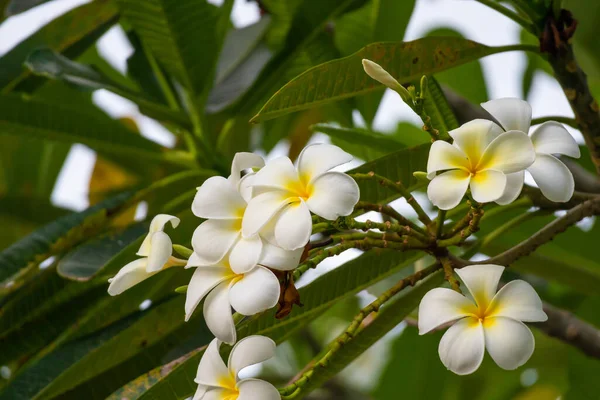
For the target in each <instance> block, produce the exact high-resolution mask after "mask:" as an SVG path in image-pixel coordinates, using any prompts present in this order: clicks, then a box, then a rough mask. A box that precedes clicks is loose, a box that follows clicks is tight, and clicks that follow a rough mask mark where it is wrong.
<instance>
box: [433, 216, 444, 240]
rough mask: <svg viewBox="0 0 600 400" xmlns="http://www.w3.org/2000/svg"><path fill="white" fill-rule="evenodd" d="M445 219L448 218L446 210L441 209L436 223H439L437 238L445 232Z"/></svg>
mask: <svg viewBox="0 0 600 400" xmlns="http://www.w3.org/2000/svg"><path fill="white" fill-rule="evenodd" d="M444 219H446V210H439V211H438V217H437V220H436V221H435V223H436V224H437V232H436V234H435V237H436V238H441V237H442V234H443V232H444Z"/></svg>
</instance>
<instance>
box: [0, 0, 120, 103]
mask: <svg viewBox="0 0 600 400" xmlns="http://www.w3.org/2000/svg"><path fill="white" fill-rule="evenodd" d="M117 18H118V15H117V9H116V7H115V6H114V5H113V3H112V2H111V1H109V0H99V1H94V2H91V3H89V4H84V5H82V6H80V7H77V8H75V9H73V10H71V11H69V12H67V13H66V14H64V15H62V16H60V17H58V18H56V19H54V20H53V21H52V22H50V23H48V24H47V25H45V26H43V27H42V28H40V29H39V30H38V31H37V32H35V33H34V34H33V35H31V36H29V37H28V38H27V39H25V40H24V41H22V42H21V43H19V44H18V45H17V46H16V47H14V48H13V49H11V50H10V51H9V52H8V53H6V54H5V55H4V56H3V57H2V58H0V88H2V89H3V90H2V91H3V93H6V92H9V91H12V90H18V91H25V92H30V91H32V90H34V89H35V88H37V87H38V86H39V85H40V83H42V82H43V79H41V78H32V77H31V72H30V71H29V70H27V69H26V68H23V63H24V61H25V59H26V58H27V56H28V55H29V53H31V52H32V51H33V50H35V49H37V48H40V47H49V48H51V49H52V50H54V51H56V52H58V53H61V54H63V55H65V56H67V57H69V58H76V57H77V56H79V55H80V54H82V53H83V52H84V51H85V50H86V49H87V48H88V47H89V46H91V45H93V44H94V43H95V41H96V40H97V39H98V38H99V37H100V36H102V35H103V34H104V32H106V31H107V30H108V29H109V28H110V27H111V26H112V25H113V24H114V23H115V22H116V21H117Z"/></svg>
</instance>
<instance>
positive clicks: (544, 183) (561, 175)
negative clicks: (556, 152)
mask: <svg viewBox="0 0 600 400" xmlns="http://www.w3.org/2000/svg"><path fill="white" fill-rule="evenodd" d="M527 171H529V173H530V174H531V176H532V177H533V180H534V181H535V183H537V185H538V186H539V188H540V190H541V191H542V194H543V195H544V196H546V197H547V198H548V199H549V200H552V201H555V202H557V203H562V202H565V201H569V200H570V199H571V196H573V191H574V190H575V181H574V180H573V174H571V171H569V169H568V168H567V167H566V165H565V164H563V163H562V161H560V160H559V159H558V158H556V157H554V156H552V155H549V154H541V153H538V154H537V157H536V159H535V162H534V163H533V165H532V166H530V167H529V168H527Z"/></svg>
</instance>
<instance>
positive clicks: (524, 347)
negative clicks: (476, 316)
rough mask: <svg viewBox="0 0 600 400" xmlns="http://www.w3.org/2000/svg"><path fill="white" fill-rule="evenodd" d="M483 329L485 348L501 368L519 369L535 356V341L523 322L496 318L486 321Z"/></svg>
mask: <svg viewBox="0 0 600 400" xmlns="http://www.w3.org/2000/svg"><path fill="white" fill-rule="evenodd" d="M483 327H484V331H485V347H486V348H487V351H488V352H489V353H490V356H492V358H493V359H494V361H495V362H496V364H498V366H499V367H500V368H502V369H508V370H513V369H517V368H518V367H520V366H521V365H523V364H525V363H526V362H527V360H529V357H531V355H532V354H533V350H534V348H535V339H534V338H533V334H532V333H531V331H530V330H529V328H528V327H526V326H525V324H523V323H522V322H520V321H516V320H514V319H511V318H506V317H494V318H489V319H486V320H485V322H484V324H483Z"/></svg>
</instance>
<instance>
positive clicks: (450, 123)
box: [423, 76, 458, 139]
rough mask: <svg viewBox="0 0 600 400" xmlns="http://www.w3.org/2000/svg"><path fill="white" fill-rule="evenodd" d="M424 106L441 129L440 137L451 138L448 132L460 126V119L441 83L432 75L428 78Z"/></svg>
mask: <svg viewBox="0 0 600 400" xmlns="http://www.w3.org/2000/svg"><path fill="white" fill-rule="evenodd" d="M423 107H424V109H425V112H426V113H427V116H429V118H431V125H432V126H433V128H434V129H437V130H438V131H439V136H440V138H442V139H446V138H450V136H449V135H448V132H449V131H451V130H452V129H456V128H458V121H457V120H456V117H455V116H454V112H453V111H452V108H451V107H450V104H448V100H447V99H446V96H445V95H444V92H442V89H441V88H440V85H439V84H438V83H437V81H436V79H435V78H434V77H432V76H430V77H428V78H427V93H426V94H425V101H424V104H423Z"/></svg>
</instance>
